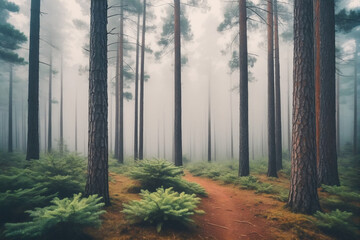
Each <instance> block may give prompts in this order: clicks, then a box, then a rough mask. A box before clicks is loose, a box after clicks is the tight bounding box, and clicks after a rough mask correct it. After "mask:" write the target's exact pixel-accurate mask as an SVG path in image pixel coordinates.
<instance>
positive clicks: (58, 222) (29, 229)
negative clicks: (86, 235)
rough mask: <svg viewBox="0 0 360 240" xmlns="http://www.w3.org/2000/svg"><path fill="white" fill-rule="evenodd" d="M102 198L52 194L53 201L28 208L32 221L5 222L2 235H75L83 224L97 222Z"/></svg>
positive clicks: (22, 236)
mask: <svg viewBox="0 0 360 240" xmlns="http://www.w3.org/2000/svg"><path fill="white" fill-rule="evenodd" d="M100 200H101V198H99V197H97V195H92V196H89V197H87V198H82V197H81V194H74V196H73V198H71V199H69V198H64V199H59V198H54V199H53V200H52V201H51V203H52V205H50V206H47V207H44V208H36V209H35V210H29V211H27V212H28V213H29V215H30V217H31V218H32V221H29V222H22V223H7V224H5V236H6V237H8V238H11V239H76V238H77V236H79V235H81V233H82V228H84V227H88V226H99V225H100V223H101V221H100V218H99V216H100V215H101V214H103V213H104V212H105V211H104V210H101V208H102V207H103V206H104V204H103V203H100Z"/></svg>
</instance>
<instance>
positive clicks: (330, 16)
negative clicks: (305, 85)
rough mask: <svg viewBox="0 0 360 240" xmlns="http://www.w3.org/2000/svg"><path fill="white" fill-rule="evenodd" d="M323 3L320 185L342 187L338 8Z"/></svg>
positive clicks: (325, 0)
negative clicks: (338, 140)
mask: <svg viewBox="0 0 360 240" xmlns="http://www.w3.org/2000/svg"><path fill="white" fill-rule="evenodd" d="M317 1H319V2H320V33H319V37H320V39H321V40H320V124H319V126H320V130H319V133H320V137H319V152H320V156H319V161H318V166H317V172H318V184H319V185H320V184H326V185H340V181H339V174H338V164H337V152H336V102H335V100H336V87H335V86H336V79H335V4H334V0H317Z"/></svg>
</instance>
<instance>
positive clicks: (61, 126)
mask: <svg viewBox="0 0 360 240" xmlns="http://www.w3.org/2000/svg"><path fill="white" fill-rule="evenodd" d="M63 70H64V69H63V56H62V54H61V77H60V78H61V79H60V153H63V151H64V88H63V86H64V71H63Z"/></svg>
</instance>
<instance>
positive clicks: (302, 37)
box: [288, 0, 320, 214]
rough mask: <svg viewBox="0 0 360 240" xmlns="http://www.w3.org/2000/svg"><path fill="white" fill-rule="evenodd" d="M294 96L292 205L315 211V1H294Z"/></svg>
mask: <svg viewBox="0 0 360 240" xmlns="http://www.w3.org/2000/svg"><path fill="white" fill-rule="evenodd" d="M294 17H295V18H294V85H293V86H294V91H293V92H294V95H293V121H292V122H293V129H292V145H293V148H292V153H291V155H292V156H291V184H290V193H289V199H288V206H289V207H290V209H291V210H292V211H294V212H301V213H307V214H312V213H314V212H315V211H317V210H319V209H320V205H319V199H318V194H317V181H316V141H315V89H314V57H313V56H314V38H313V2H312V1H311V0H295V2H294Z"/></svg>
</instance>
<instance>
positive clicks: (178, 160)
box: [174, 0, 182, 166]
mask: <svg viewBox="0 0 360 240" xmlns="http://www.w3.org/2000/svg"><path fill="white" fill-rule="evenodd" d="M174 6H175V9H174V18H175V19H174V20H175V24H174V34H175V36H174V42H175V65H174V67H175V71H174V72H175V119H174V147H175V149H174V150H175V151H174V155H175V165H176V166H182V123H181V122H182V121H181V120H182V119H181V118H182V117H181V38H180V0H174Z"/></svg>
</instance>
